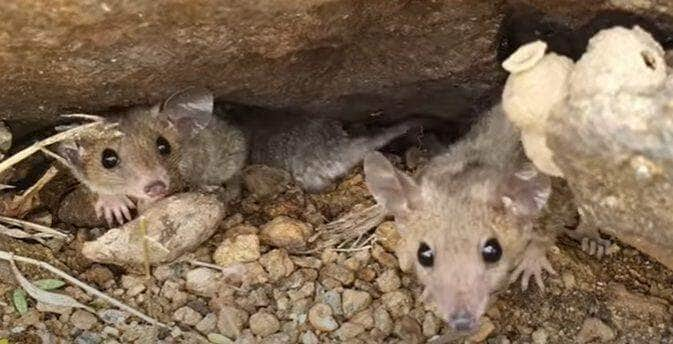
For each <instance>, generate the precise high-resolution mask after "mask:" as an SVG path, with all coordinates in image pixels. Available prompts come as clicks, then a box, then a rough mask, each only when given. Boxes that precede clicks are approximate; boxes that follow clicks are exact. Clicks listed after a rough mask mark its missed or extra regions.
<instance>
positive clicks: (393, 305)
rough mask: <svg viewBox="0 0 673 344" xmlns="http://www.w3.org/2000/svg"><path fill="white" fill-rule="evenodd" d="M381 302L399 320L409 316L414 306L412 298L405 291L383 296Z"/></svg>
mask: <svg viewBox="0 0 673 344" xmlns="http://www.w3.org/2000/svg"><path fill="white" fill-rule="evenodd" d="M381 301H383V304H384V305H385V306H386V308H387V309H388V312H390V314H391V315H392V316H393V317H394V318H399V317H402V316H404V315H407V314H408V313H409V312H410V311H411V306H412V304H413V301H412V298H411V296H409V294H408V293H406V292H404V291H400V290H397V291H393V292H390V293H385V294H383V296H381Z"/></svg>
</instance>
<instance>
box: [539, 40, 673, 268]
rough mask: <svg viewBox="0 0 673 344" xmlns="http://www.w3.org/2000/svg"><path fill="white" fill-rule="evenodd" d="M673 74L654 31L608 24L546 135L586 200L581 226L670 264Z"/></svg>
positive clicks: (571, 80)
mask: <svg viewBox="0 0 673 344" xmlns="http://www.w3.org/2000/svg"><path fill="white" fill-rule="evenodd" d="M608 52H610V53H608ZM643 54H645V55H643ZM671 80H673V74H671V73H669V72H668V71H667V67H666V65H665V62H664V50H663V48H662V47H661V46H660V45H659V44H658V43H657V42H656V41H655V40H654V39H653V38H652V36H650V35H649V34H648V33H646V32H644V31H643V30H641V29H639V28H638V29H632V30H630V29H625V28H613V29H609V30H604V31H601V32H600V33H598V34H597V35H595V36H594V37H593V38H592V39H591V41H590V44H589V46H588V48H587V51H586V53H584V54H583V55H582V57H581V59H580V60H579V61H577V63H576V64H575V65H574V66H573V67H572V69H571V71H570V73H569V75H568V81H567V87H568V96H567V97H566V98H564V100H563V101H562V102H560V103H558V104H557V105H555V106H554V107H553V109H552V113H551V116H550V117H549V119H548V121H547V122H548V123H547V128H553V130H547V138H546V140H547V145H548V147H549V148H550V149H551V150H552V152H553V157H554V161H555V163H556V165H558V167H559V168H560V169H561V171H562V172H563V176H564V177H565V179H566V180H567V181H568V185H569V186H570V188H571V189H572V191H573V193H574V195H575V198H576V201H577V203H578V206H579V212H580V215H581V223H582V227H580V229H582V230H592V231H594V230H595V229H598V228H600V229H601V230H604V231H605V232H606V233H608V234H610V235H612V236H613V237H616V238H618V239H620V240H621V241H623V242H626V243H628V244H630V245H633V246H635V247H636V248H638V249H639V250H641V251H643V252H645V253H647V254H648V255H650V256H652V257H654V258H655V259H657V260H659V261H660V262H662V263H663V264H664V265H666V266H668V267H669V268H673V255H671V252H673V215H671V213H670V212H669V211H666V210H667V209H670V208H671V207H672V206H673V196H671V195H672V194H671V192H669V190H671V189H672V188H673V186H671V183H670V182H669V181H670V180H671V178H672V177H673V174H671V172H670V171H673V150H671V148H670V147H671V142H670V139H669V138H670V136H671V133H673V122H671V121H670V120H669V118H670V116H671V114H672V113H673V108H672V107H671V104H670V102H669V101H668V98H669V96H670V94H671V93H672V92H673V83H671ZM616 90H624V91H623V92H621V91H620V92H616ZM653 123H656V125H653ZM578 230H579V229H578ZM592 239H594V240H599V241H600V239H599V238H597V237H596V236H595V235H594V237H593V238H592Z"/></svg>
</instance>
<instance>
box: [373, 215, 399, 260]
mask: <svg viewBox="0 0 673 344" xmlns="http://www.w3.org/2000/svg"><path fill="white" fill-rule="evenodd" d="M376 238H377V239H378V240H377V241H376V242H378V243H379V244H381V246H383V248H385V249H386V250H387V251H388V252H395V249H396V248H397V245H398V243H399V242H400V240H401V238H402V237H401V236H400V233H399V232H398V231H397V227H396V226H395V222H393V221H386V222H383V223H382V224H380V225H379V226H378V227H376Z"/></svg>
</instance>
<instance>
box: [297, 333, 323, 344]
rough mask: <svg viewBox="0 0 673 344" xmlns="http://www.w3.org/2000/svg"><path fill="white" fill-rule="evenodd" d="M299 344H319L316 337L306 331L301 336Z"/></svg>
mask: <svg viewBox="0 0 673 344" xmlns="http://www.w3.org/2000/svg"><path fill="white" fill-rule="evenodd" d="M301 343H302V344H318V343H320V340H318V336H316V335H315V333H313V332H311V331H306V332H304V333H302V334H301Z"/></svg>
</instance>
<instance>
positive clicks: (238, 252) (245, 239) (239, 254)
mask: <svg viewBox="0 0 673 344" xmlns="http://www.w3.org/2000/svg"><path fill="white" fill-rule="evenodd" d="M259 257H260V253H259V238H258V237H257V235H254V234H247V235H239V236H236V237H234V238H226V239H224V241H222V243H221V244H220V246H219V247H218V248H217V249H216V250H215V253H213V261H215V263H216V264H217V265H219V266H222V267H228V266H230V265H232V264H234V263H248V262H253V261H255V260H257V259H259Z"/></svg>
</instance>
